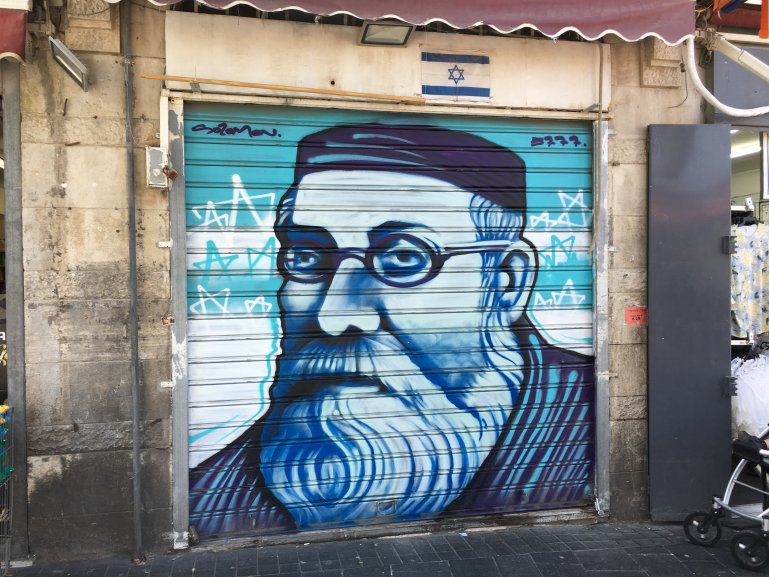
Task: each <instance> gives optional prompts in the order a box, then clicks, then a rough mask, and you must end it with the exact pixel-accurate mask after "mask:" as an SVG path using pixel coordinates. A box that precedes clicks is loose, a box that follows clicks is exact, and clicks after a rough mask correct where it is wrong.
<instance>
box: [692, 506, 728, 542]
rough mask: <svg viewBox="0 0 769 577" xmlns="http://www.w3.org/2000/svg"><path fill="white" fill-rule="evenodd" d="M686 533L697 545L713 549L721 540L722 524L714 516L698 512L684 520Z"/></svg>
mask: <svg viewBox="0 0 769 577" xmlns="http://www.w3.org/2000/svg"><path fill="white" fill-rule="evenodd" d="M684 533H686V537H687V538H688V539H689V541H691V542H692V543H694V544H695V545H702V546H703V547H712V546H713V545H715V544H716V543H718V540H719V539H721V523H719V521H718V519H717V518H716V517H715V516H714V515H713V514H711V513H705V512H703V511H697V512H696V513H692V514H691V515H689V516H688V517H687V518H686V519H684Z"/></svg>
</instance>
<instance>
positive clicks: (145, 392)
mask: <svg viewBox="0 0 769 577" xmlns="http://www.w3.org/2000/svg"><path fill="white" fill-rule="evenodd" d="M131 6H132V7H131V11H132V16H133V21H132V29H133V34H132V41H133V48H134V54H135V59H134V72H135V74H134V83H135V104H134V106H135V108H134V117H135V118H134V139H135V145H136V150H135V153H136V162H135V165H136V168H135V175H136V202H137V209H138V210H137V228H138V238H139V246H138V254H139V299H140V304H139V316H140V320H139V322H140V344H139V349H140V350H139V353H140V359H141V403H142V407H143V411H142V452H141V459H142V467H143V477H142V481H143V506H144V509H145V513H144V516H145V518H144V528H145V533H144V540H145V543H146V545H147V548H149V549H152V548H158V547H160V546H162V547H167V546H168V542H169V536H168V533H169V532H170V531H171V516H170V515H171V514H170V510H171V497H170V460H171V453H170V444H171V442H170V412H171V409H170V394H169V390H168V389H161V388H160V385H159V383H160V382H161V381H167V380H168V379H169V373H170V344H169V338H168V334H167V328H165V327H162V326H161V324H160V317H161V316H162V315H164V314H166V313H167V311H168V310H169V308H170V303H169V301H170V289H169V286H170V283H169V255H168V251H167V249H159V248H157V242H158V241H159V240H164V239H167V238H168V202H167V200H168V199H167V194H166V193H164V192H162V191H158V190H154V189H147V188H145V187H144V182H145V180H146V177H145V175H144V147H145V146H147V145H158V143H159V130H160V126H159V121H158V117H159V105H158V102H159V91H160V86H159V82H156V81H149V80H143V79H141V78H140V77H139V75H140V74H142V73H145V72H153V73H157V72H162V70H163V62H164V61H163V58H164V40H163V21H164V13H163V11H161V10H160V9H158V8H157V7H153V6H152V5H150V4H147V5H144V4H141V3H132V5H131ZM118 11H119V8H118V7H117V6H116V5H109V4H106V3H104V2H101V1H96V0H70V1H69V2H68V12H67V15H66V16H67V17H66V18H64V19H62V20H61V23H60V25H61V29H60V30H61V33H60V34H59V35H58V36H59V38H61V39H62V40H63V41H64V42H65V43H66V44H67V45H68V47H69V48H70V49H72V50H73V51H75V52H76V54H77V56H78V58H80V59H81V60H82V61H83V62H84V63H85V64H86V66H87V67H88V69H89V72H90V78H91V84H90V85H89V86H88V91H87V92H83V91H82V90H81V89H80V88H79V87H78V86H77V85H76V84H75V82H73V81H72V80H71V79H70V78H69V77H68V76H67V75H66V74H65V72H64V71H63V69H62V68H61V67H59V66H58V65H57V64H56V63H55V62H54V61H53V59H52V58H51V55H50V51H49V49H48V46H47V40H46V38H45V37H39V38H38V39H36V40H35V42H34V45H33V50H32V55H31V63H30V65H28V66H23V67H22V69H21V72H22V95H23V98H22V100H23V101H22V155H23V167H22V170H23V220H24V231H23V234H24V275H25V284H24V289H25V301H26V307H25V325H26V346H27V349H26V351H27V359H26V362H27V365H26V371H27V383H26V386H27V417H28V425H29V428H28V467H29V474H28V479H29V543H30V549H31V552H32V553H34V554H37V555H40V556H43V557H48V558H50V557H57V556H66V557H79V556H87V555H107V554H126V555H127V554H128V552H129V551H130V549H131V546H132V543H133V524H132V523H133V495H132V491H133V487H132V476H133V468H132V453H131V447H132V442H131V417H132V415H131V363H130V359H131V354H130V335H129V330H130V327H129V294H130V293H129V272H128V247H129V244H128V243H129V235H128V213H127V206H128V204H127V203H128V199H127V192H126V174H127V173H126V162H127V160H126V149H125V140H124V139H125V121H124V112H123V111H124V94H125V93H124V82H123V78H124V66H123V59H122V57H121V56H120V53H119V52H120V34H119V20H118Z"/></svg>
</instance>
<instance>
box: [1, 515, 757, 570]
mask: <svg viewBox="0 0 769 577" xmlns="http://www.w3.org/2000/svg"><path fill="white" fill-rule="evenodd" d="M732 534H733V532H732V531H730V530H729V529H725V530H724V536H723V538H722V539H721V541H720V542H719V543H718V544H717V546H715V547H712V548H704V547H698V546H695V545H692V544H691V543H689V542H688V541H687V539H686V537H685V536H684V533H683V530H682V529H681V526H680V525H673V524H614V523H601V524H594V525H550V524H549V525H543V526H536V527H505V528H502V529H495V530H488V529H484V530H468V531H453V532H446V533H432V534H428V535H414V536H402V537H395V538H392V537H390V538H378V539H362V540H355V541H338V542H333V543H308V544H295V545H268V546H259V547H251V548H245V549H238V550H216V551H212V550H205V549H192V550H190V551H184V552H176V553H174V554H168V555H155V556H152V557H151V558H149V559H148V560H147V562H146V563H144V564H142V565H132V564H131V562H130V559H129V558H128V557H126V558H123V559H102V560H90V561H70V562H58V563H40V564H35V565H33V566H31V567H23V568H12V569H11V572H10V575H13V576H14V577H182V576H184V577H255V576H256V577H261V576H263V575H264V576H268V575H269V576H272V577H385V576H386V577H681V576H683V577H688V576H690V575H700V576H703V577H709V576H729V575H743V576H744V575H757V574H768V575H769V569H766V570H764V571H762V572H761V573H755V572H751V571H746V570H745V569H741V568H740V567H739V566H738V565H737V564H736V563H735V561H734V560H733V559H732V556H731V554H730V553H729V541H730V539H731V536H732Z"/></svg>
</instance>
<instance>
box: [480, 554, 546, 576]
mask: <svg viewBox="0 0 769 577" xmlns="http://www.w3.org/2000/svg"><path fill="white" fill-rule="evenodd" d="M494 560H495V561H496V563H497V567H498V568H499V572H500V574H501V575H502V577H543V576H542V573H540V571H539V569H537V565H536V564H535V563H534V560H533V559H532V558H531V555H529V554H528V553H527V554H523V555H499V556H498V557H497V558H496V559H494ZM479 577H480V576H479ZM545 577H549V576H547V575H546V576H545Z"/></svg>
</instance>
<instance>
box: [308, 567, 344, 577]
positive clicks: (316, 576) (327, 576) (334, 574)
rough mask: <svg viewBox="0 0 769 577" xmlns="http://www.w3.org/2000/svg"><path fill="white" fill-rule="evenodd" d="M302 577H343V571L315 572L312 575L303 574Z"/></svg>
mask: <svg viewBox="0 0 769 577" xmlns="http://www.w3.org/2000/svg"><path fill="white" fill-rule="evenodd" d="M302 577H342V570H341V569H339V570H338V571H313V572H311V573H302Z"/></svg>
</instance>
